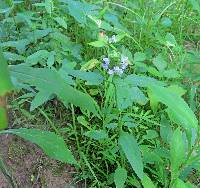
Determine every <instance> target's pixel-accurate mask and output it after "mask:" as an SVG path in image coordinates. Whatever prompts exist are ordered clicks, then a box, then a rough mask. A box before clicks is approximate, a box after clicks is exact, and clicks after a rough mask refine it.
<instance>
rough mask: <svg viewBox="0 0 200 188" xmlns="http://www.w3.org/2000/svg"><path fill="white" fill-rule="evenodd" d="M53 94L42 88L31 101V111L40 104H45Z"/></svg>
mask: <svg viewBox="0 0 200 188" xmlns="http://www.w3.org/2000/svg"><path fill="white" fill-rule="evenodd" d="M51 94H52V93H51V92H49V91H46V90H40V91H39V92H38V93H37V94H36V96H35V98H34V99H33V100H32V102H31V107H30V111H33V110H35V109H36V108H37V107H38V106H40V105H42V104H44V103H45V102H46V101H48V100H49V97H50V96H51Z"/></svg>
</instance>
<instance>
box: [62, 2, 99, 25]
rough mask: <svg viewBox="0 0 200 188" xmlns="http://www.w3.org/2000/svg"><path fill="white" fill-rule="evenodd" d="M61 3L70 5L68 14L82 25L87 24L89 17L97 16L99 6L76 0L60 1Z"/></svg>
mask: <svg viewBox="0 0 200 188" xmlns="http://www.w3.org/2000/svg"><path fill="white" fill-rule="evenodd" d="M60 1H61V2H64V3H67V4H68V11H67V13H68V14H70V15H71V16H73V17H74V18H75V20H76V21H78V22H79V23H81V24H86V22H87V15H94V14H97V12H96V9H98V6H96V5H92V4H89V3H86V2H80V1H75V0H60Z"/></svg>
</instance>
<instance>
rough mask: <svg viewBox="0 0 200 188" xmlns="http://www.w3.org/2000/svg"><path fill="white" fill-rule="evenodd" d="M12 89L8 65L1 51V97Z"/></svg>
mask: <svg viewBox="0 0 200 188" xmlns="http://www.w3.org/2000/svg"><path fill="white" fill-rule="evenodd" d="M11 89H12V83H11V80H10V76H9V71H8V65H7V63H6V60H5V58H4V56H3V52H2V50H1V49H0V96H3V95H5V94H6V93H7V92H9V91H10V90H11Z"/></svg>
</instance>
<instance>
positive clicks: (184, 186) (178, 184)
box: [172, 178, 193, 188]
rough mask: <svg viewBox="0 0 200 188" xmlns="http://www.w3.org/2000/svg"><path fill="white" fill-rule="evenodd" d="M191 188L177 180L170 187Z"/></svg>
mask: <svg viewBox="0 0 200 188" xmlns="http://www.w3.org/2000/svg"><path fill="white" fill-rule="evenodd" d="M192 187H193V186H192ZM192 187H191V186H190V185H187V184H186V183H185V182H183V181H182V180H181V179H179V178H178V179H177V180H176V181H175V183H174V184H173V186H172V188H192Z"/></svg>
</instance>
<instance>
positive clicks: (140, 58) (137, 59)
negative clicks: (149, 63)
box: [134, 52, 146, 62]
mask: <svg viewBox="0 0 200 188" xmlns="http://www.w3.org/2000/svg"><path fill="white" fill-rule="evenodd" d="M145 60H146V55H145V53H142V52H136V53H135V54H134V62H142V61H145Z"/></svg>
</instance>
